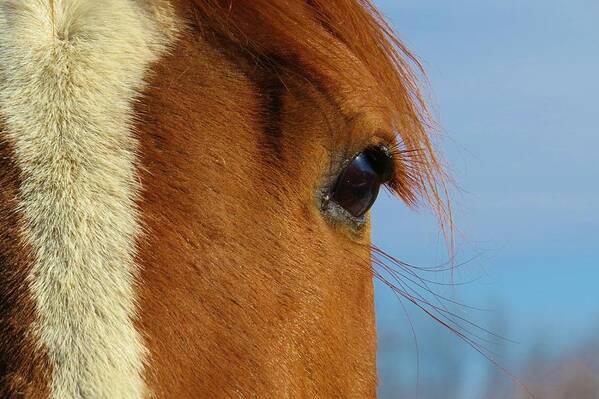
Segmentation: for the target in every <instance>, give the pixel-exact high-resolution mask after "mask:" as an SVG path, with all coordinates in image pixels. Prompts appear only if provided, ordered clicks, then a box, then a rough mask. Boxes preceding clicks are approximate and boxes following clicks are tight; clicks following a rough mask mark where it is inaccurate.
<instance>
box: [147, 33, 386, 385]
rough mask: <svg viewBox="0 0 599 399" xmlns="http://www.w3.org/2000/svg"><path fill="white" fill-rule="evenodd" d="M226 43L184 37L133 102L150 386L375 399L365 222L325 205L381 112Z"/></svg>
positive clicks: (381, 140) (379, 139)
mask: <svg viewBox="0 0 599 399" xmlns="http://www.w3.org/2000/svg"><path fill="white" fill-rule="evenodd" d="M227 45H228V44H227V43H225V42H223V41H219V40H216V39H213V40H209V39H206V38H205V37H203V36H201V35H199V34H198V33H197V31H194V30H191V31H189V32H185V33H183V34H182V36H181V38H180V39H179V41H178V43H177V45H176V46H177V47H176V48H175V49H174V50H173V51H172V52H171V55H170V56H167V57H165V58H164V59H163V60H162V61H160V62H159V63H157V64H156V65H155V70H154V71H153V74H152V75H153V77H152V80H151V81H150V84H149V89H148V91H147V92H146V93H145V95H144V96H143V99H142V101H141V102H140V104H139V105H138V107H137V109H138V114H139V115H142V116H143V118H142V119H141V121H140V123H139V125H138V126H137V130H138V137H139V140H140V154H141V159H142V160H141V165H142V168H140V169H141V171H142V186H143V187H144V189H143V199H142V200H141V202H140V210H141V211H140V214H141V216H142V220H143V223H144V226H145V227H146V230H145V231H146V233H147V234H146V236H145V237H144V239H143V240H142V241H141V243H142V244H141V247H140V251H139V259H140V265H141V270H142V271H141V276H140V279H139V280H140V284H139V290H140V315H141V319H140V329H141V330H142V331H143V332H144V336H146V337H147V343H148V348H149V350H150V354H151V365H150V366H149V367H150V368H151V369H152V370H155V371H156V372H155V373H152V374H151V376H152V379H151V382H150V387H151V388H152V389H153V390H157V389H164V392H165V393H169V394H171V395H173V394H174V395H175V396H177V397H183V396H184V395H185V394H186V393H189V394H191V396H194V397H211V396H217V395H222V394H224V393H227V394H230V395H236V394H237V393H239V392H240V393H243V395H254V394H255V395H257V396H259V397H260V396H264V397H284V396H288V395H291V396H296V395H305V396H308V397H335V396H339V395H340V396H343V397H350V396H355V397H373V396H374V395H375V326H374V311H373V306H374V302H373V284H372V274H371V271H370V247H369V242H370V239H369V226H368V220H367V216H366V217H360V218H355V217H352V216H351V215H349V214H348V213H347V212H346V213H344V214H342V212H337V213H335V211H334V210H331V209H329V207H330V205H331V204H330V201H331V199H330V195H331V192H332V191H333V190H334V186H335V185H336V183H337V180H338V179H339V176H340V174H341V173H342V171H343V170H344V168H347V167H348V164H349V163H350V162H351V160H352V158H353V157H354V156H355V155H356V154H358V153H360V152H362V151H365V150H366V149H367V148H372V147H373V146H376V145H383V144H385V145H386V144H387V143H388V142H389V140H390V139H389V138H388V137H387V136H384V135H382V134H380V132H381V131H383V129H382V128H381V126H382V124H380V123H379V122H380V121H381V120H382V119H383V118H382V117H378V116H377V115H373V114H372V113H370V114H363V113H362V109H361V108H358V107H357V105H358V104H359V102H360V101H364V98H359V97H358V96H357V95H356V94H357V93H359V92H360V90H356V91H355V92H354V96H353V97H346V98H341V96H339V95H338V94H337V93H336V92H333V91H332V86H331V89H326V90H325V89H324V88H317V87H314V85H312V84H309V83H307V82H306V81H305V80H304V79H302V77H301V76H297V75H294V74H291V73H288V72H287V71H285V70H283V69H277V66H273V65H259V66H257V65H256V60H254V59H252V58H251V57H243V56H242V55H241V52H240V51H237V50H234V51H232V50H231V49H230V48H227ZM371 104H372V102H371ZM350 107H355V108H352V109H351V111H350ZM377 133H378V135H377ZM174 348H176V349H174Z"/></svg>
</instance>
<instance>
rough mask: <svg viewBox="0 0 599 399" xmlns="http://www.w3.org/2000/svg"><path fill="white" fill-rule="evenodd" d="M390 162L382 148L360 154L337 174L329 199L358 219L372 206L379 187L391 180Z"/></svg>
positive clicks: (371, 149)
mask: <svg viewBox="0 0 599 399" xmlns="http://www.w3.org/2000/svg"><path fill="white" fill-rule="evenodd" d="M391 171H392V160H391V157H390V155H389V154H388V153H387V152H386V151H384V150H383V149H382V148H379V147H375V148H368V149H366V150H365V151H363V152H361V153H359V154H358V155H356V156H355V157H354V159H352V161H351V162H350V163H349V164H348V165H347V166H346V167H345V169H344V170H343V171H342V172H341V174H340V175H339V178H338V179H337V182H336V184H335V187H334V189H333V192H332V193H331V199H332V200H333V201H335V202H336V203H337V204H338V205H339V206H341V207H342V208H343V209H345V210H346V211H347V212H349V213H350V214H351V215H352V216H354V217H356V218H359V217H361V216H363V215H364V214H365V213H366V212H367V211H368V210H369V209H370V207H371V206H372V204H374V201H375V200H376V197H377V195H378V193H379V188H380V187H381V185H382V184H384V183H386V182H387V181H388V180H389V179H390V177H391Z"/></svg>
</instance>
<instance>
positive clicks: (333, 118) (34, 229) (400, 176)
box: [0, 0, 446, 399]
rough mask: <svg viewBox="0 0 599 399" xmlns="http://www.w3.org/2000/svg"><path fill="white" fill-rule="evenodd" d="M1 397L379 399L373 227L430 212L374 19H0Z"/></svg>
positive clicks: (435, 203) (152, 13)
mask: <svg viewBox="0 0 599 399" xmlns="http://www.w3.org/2000/svg"><path fill="white" fill-rule="evenodd" d="M0 37H1V40H0V117H1V118H0V121H1V122H0V190H1V191H0V396H2V397H7V398H13V397H25V398H35V399H37V398H126V399H134V398H135V399H137V398H150V397H153V398H166V397H172V398H221V397H234V398H269V397H277V398H294V397H309V398H326V397H331V398H333V397H334V398H338V397H344V398H351V397H355V398H365V397H374V396H376V384H377V381H376V365H375V363H376V362H375V356H376V329H375V315H374V298H373V278H374V277H376V273H375V271H374V269H373V265H372V256H373V254H372V251H373V247H372V244H371V239H370V218H369V209H370V207H371V206H372V204H373V203H374V201H375V199H376V197H377V194H378V192H379V189H380V188H381V187H386V188H388V189H389V190H390V191H391V192H393V193H394V194H396V195H397V196H398V197H399V198H400V199H401V200H403V201H404V202H405V203H406V204H407V205H409V206H416V205H418V204H428V205H429V206H430V207H432V209H434V210H435V211H436V212H437V213H439V214H446V212H445V211H443V209H445V206H444V204H445V201H444V200H441V198H442V195H441V194H442V188H440V187H441V184H442V181H443V179H444V172H443V168H442V166H441V164H442V163H441V162H440V161H439V156H438V154H437V151H436V145H435V144H434V140H433V137H432V135H431V127H432V124H431V122H430V120H431V119H430V114H429V112H428V111H427V108H426V102H425V100H424V96H423V95H422V94H421V89H420V83H419V80H420V79H419V77H420V72H419V68H420V67H419V64H418V63H417V60H416V58H415V57H414V56H413V55H412V54H411V53H410V52H409V50H408V49H407V48H406V47H405V46H404V45H403V44H402V43H401V42H400V41H399V40H398V39H397V37H396V36H395V34H394V33H393V30H392V29H391V28H390V26H389V25H388V24H387V23H386V22H385V21H384V19H383V18H382V16H381V15H380V13H379V12H378V11H377V9H376V8H375V7H374V5H373V4H371V3H370V2H369V1H368V0H251V1H249V0H102V1H96V0H1V1H0Z"/></svg>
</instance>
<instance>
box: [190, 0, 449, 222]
mask: <svg viewBox="0 0 599 399" xmlns="http://www.w3.org/2000/svg"><path fill="white" fill-rule="evenodd" d="M194 2H195V6H196V8H195V11H196V12H197V15H196V17H199V18H200V19H201V20H202V24H206V23H208V24H209V25H210V26H209V29H212V30H213V31H216V32H218V34H220V35H224V36H225V37H226V38H227V39H228V40H230V41H232V42H234V43H235V44H237V45H238V46H239V47H241V48H242V49H243V50H244V51H246V52H248V53H249V54H252V55H254V56H255V57H256V59H260V60H262V62H264V60H266V62H268V63H271V64H280V63H281V61H280V60H281V59H285V58H292V59H293V60H295V62H302V60H309V64H310V66H312V69H314V66H315V65H316V66H317V67H316V69H317V70H315V71H312V72H313V73H312V74H311V75H310V76H309V77H308V79H310V80H317V79H318V78H316V76H322V75H324V73H323V72H324V71H325V70H327V71H333V73H335V75H336V78H339V79H350V78H349V76H348V74H347V73H345V71H346V70H349V69H351V68H353V67H354V66H353V65H349V64H348V58H346V57H345V58H341V57H335V56H333V55H332V54H331V51H330V48H331V43H332V42H333V41H335V40H336V41H337V42H340V43H342V45H344V46H345V47H346V48H347V49H348V50H349V52H350V54H351V56H352V60H353V62H356V63H359V64H361V67H362V68H365V69H366V70H367V71H369V73H370V74H371V75H372V77H373V78H374V79H373V80H374V82H376V85H377V87H376V92H378V93H379V97H380V98H379V99H378V102H379V103H380V102H382V103H383V104H384V105H385V108H386V109H385V112H386V115H387V116H388V118H389V120H390V121H391V125H392V128H393V130H394V131H395V132H396V133H397V137H398V149H397V151H396V152H397V154H396V155H397V156H398V158H399V161H400V162H401V164H402V167H400V168H398V169H397V176H396V178H395V180H394V183H392V184H391V185H390V188H391V190H392V191H393V192H394V193H395V194H397V195H398V196H399V197H400V198H401V199H403V200H404V201H405V202H406V203H407V204H408V205H409V206H416V205H418V204H419V203H422V202H424V203H428V205H430V206H431V207H432V209H433V210H434V211H435V213H436V214H437V215H438V217H439V221H440V222H441V227H442V228H443V230H444V231H446V229H445V228H446V227H447V226H451V212H450V208H449V205H448V201H447V200H446V199H447V190H446V182H447V181H448V176H447V174H446V173H445V171H444V168H443V166H442V164H441V162H440V160H439V157H438V155H437V153H436V151H435V148H434V145H433V143H432V141H431V139H430V132H431V131H433V130H434V129H433V127H434V126H435V124H434V122H433V118H432V117H431V114H430V112H429V110H428V108H427V104H426V101H425V99H424V97H423V95H422V91H421V89H420V87H419V79H418V74H420V75H422V76H425V75H424V71H423V69H422V67H421V64H420V63H419V61H418V60H417V58H416V57H415V56H414V55H413V54H412V53H411V52H410V51H409V50H408V49H407V48H406V46H405V45H404V44H403V43H402V42H401V41H400V40H399V39H398V38H397V36H396V35H395V34H394V32H393V30H392V29H391V27H390V26H389V25H388V24H387V23H386V22H385V21H384V19H383V17H382V16H381V14H380V13H379V11H378V10H377V9H376V8H375V7H374V5H373V4H372V3H371V2H370V1H369V0H341V1H330V0H306V1H288V0H251V1H249V0H245V1H244V0H242V1H234V0H208V1H206V0H202V1H199V0H194ZM349 62H351V61H349ZM318 69H321V70H320V71H319V70H318ZM350 83H352V84H353V85H359V84H360V82H350ZM350 87H356V86H350Z"/></svg>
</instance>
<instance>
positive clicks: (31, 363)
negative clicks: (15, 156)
mask: <svg viewBox="0 0 599 399" xmlns="http://www.w3.org/2000/svg"><path fill="white" fill-rule="evenodd" d="M19 175H20V173H19V170H18V168H17V166H16V165H15V164H14V162H13V161H12V150H11V148H10V145H9V144H8V143H6V142H4V141H2V140H0V187H1V188H2V189H1V190H0V282H1V283H2V285H1V286H0V348H1V350H0V397H1V398H13V397H19V396H20V397H26V398H32V399H35V398H45V397H47V395H48V390H47V376H48V375H49V372H50V369H49V366H48V363H47V359H46V356H45V353H44V352H43V350H40V349H39V348H38V347H36V343H35V342H34V340H33V338H32V337H31V333H30V331H31V326H32V323H34V320H35V312H34V306H33V302H32V300H31V297H30V293H29V292H28V285H27V284H25V282H26V281H27V275H28V272H29V267H30V266H31V261H30V259H29V258H30V257H29V249H28V248H27V246H26V245H25V244H24V242H23V240H22V239H21V231H20V228H21V227H22V221H21V217H20V215H19V213H18V211H17V196H18V188H19V185H20V181H21V179H20V176H19Z"/></svg>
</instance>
